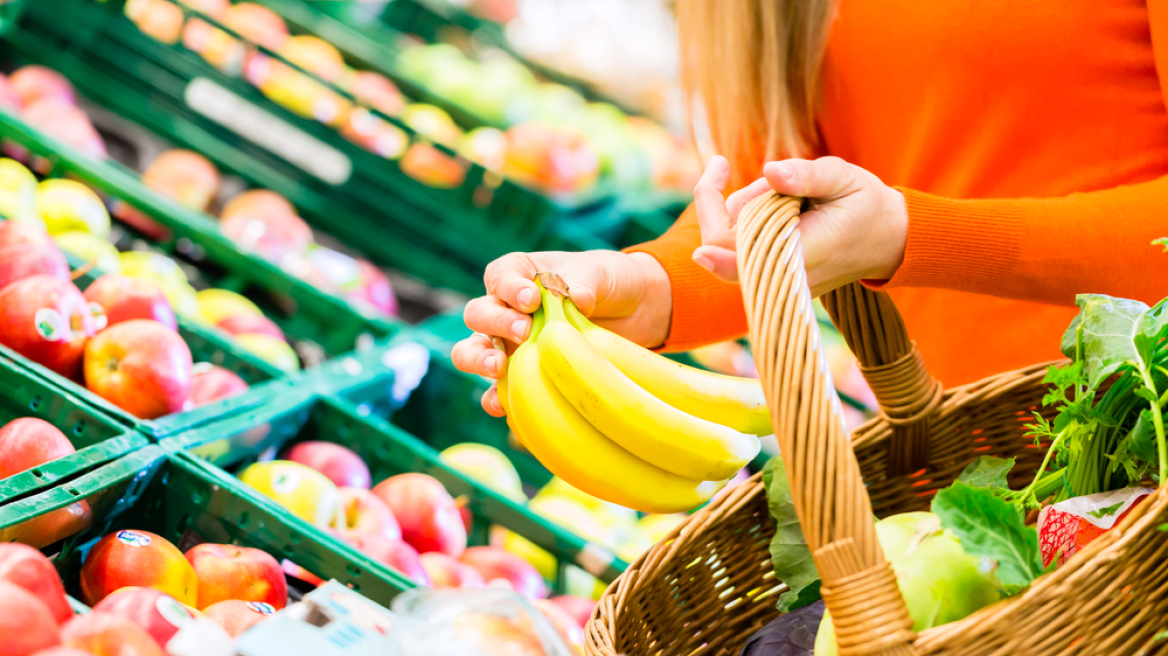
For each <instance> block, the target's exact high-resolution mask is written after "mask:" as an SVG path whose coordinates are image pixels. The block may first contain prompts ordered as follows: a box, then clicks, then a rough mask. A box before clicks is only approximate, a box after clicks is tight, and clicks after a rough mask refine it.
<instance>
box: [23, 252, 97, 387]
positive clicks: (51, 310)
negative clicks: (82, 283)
mask: <svg viewBox="0 0 1168 656" xmlns="http://www.w3.org/2000/svg"><path fill="white" fill-rule="evenodd" d="M94 332H95V329H94V315H93V311H92V310H91V309H90V307H89V303H88V302H86V300H85V297H84V296H82V295H81V290H79V289H77V287H76V286H75V285H74V284H73V283H71V282H68V281H65V280H60V279H59V278H54V277H53V276H48V275H36V276H30V277H28V278H25V279H23V280H18V281H16V282H14V283H11V284H10V285H8V286H7V287H5V288H4V289H2V290H0V344H4V345H5V346H7V347H9V348H11V349H12V350H14V351H16V352H17V353H19V354H21V355H23V356H24V357H26V358H28V359H29V360H32V361H33V362H36V363H39V364H42V365H44V366H45V367H48V368H49V369H52V370H53V371H55V372H57V373H59V374H61V375H62V376H65V377H67V378H73V377H74V376H76V375H77V373H78V371H79V369H80V367H81V360H82V356H83V355H84V351H85V343H86V342H87V341H88V340H89V338H90V337H92V336H93V334H94Z"/></svg>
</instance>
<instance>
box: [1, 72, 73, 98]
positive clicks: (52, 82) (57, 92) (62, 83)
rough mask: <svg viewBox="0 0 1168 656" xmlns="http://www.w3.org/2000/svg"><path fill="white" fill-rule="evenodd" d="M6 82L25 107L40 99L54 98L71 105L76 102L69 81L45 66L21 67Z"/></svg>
mask: <svg viewBox="0 0 1168 656" xmlns="http://www.w3.org/2000/svg"><path fill="white" fill-rule="evenodd" d="M8 81H9V83H11V85H12V90H13V91H15V92H16V95H17V96H18V97H19V98H20V104H22V105H24V106H26V107H27V106H28V105H31V104H32V103H33V102H35V101H37V100H40V99H41V98H56V99H58V100H63V101H65V102H67V103H69V104H71V105H72V104H76V102H77V95H76V93H75V92H74V91H73V85H72V84H70V83H69V80H67V79H65V76H64V75H61V74H60V73H58V72H57V71H54V70H53V69H51V68H49V67H47V66H37V65H35V64H33V65H31V66H22V67H20V68H18V69H16V70H15V71H13V72H12V75H10V76H9V77H8Z"/></svg>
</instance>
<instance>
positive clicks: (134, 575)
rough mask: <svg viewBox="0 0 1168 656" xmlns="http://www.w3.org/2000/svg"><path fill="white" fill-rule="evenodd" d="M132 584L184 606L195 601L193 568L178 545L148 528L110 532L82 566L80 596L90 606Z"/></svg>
mask: <svg viewBox="0 0 1168 656" xmlns="http://www.w3.org/2000/svg"><path fill="white" fill-rule="evenodd" d="M131 585H133V586H139V587H143V588H154V589H155V590H161V591H162V592H165V593H166V594H168V595H170V596H171V597H174V598H175V599H176V600H178V601H180V602H182V603H184V604H186V605H187V606H194V605H195V604H196V603H197V601H198V592H199V581H198V578H197V577H196V576H195V569H194V568H193V567H191V564H190V562H188V561H187V559H186V558H185V557H184V556H183V554H182V552H181V551H179V550H178V548H177V547H175V546H174V545H173V544H171V543H170V542H168V541H167V540H166V539H165V538H163V537H161V536H158V535H155V534H154V533H150V532H148V531H138V530H123V531H116V532H114V533H110V534H109V535H107V536H105V537H103V538H102V539H100V540H98V541H97V544H95V545H94V546H93V548H92V549H91V550H90V551H89V555H88V556H86V557H85V563H84V564H82V566H81V596H82V597H83V600H84V601H85V603H87V604H89V605H90V606H94V605H96V604H97V603H98V602H100V601H101V600H102V599H105V598H106V597H108V596H109V595H110V594H112V593H113V592H115V591H116V590H119V589H121V588H124V587H126V586H131Z"/></svg>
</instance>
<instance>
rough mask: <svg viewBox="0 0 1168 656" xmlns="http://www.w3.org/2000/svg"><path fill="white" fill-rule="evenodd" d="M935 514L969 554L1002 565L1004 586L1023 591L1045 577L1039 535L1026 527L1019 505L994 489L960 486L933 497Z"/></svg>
mask: <svg viewBox="0 0 1168 656" xmlns="http://www.w3.org/2000/svg"><path fill="white" fill-rule="evenodd" d="M932 510H933V514H935V515H937V517H939V518H940V519H941V525H942V526H944V527H945V528H946V529H948V530H950V531H952V532H953V534H954V535H956V536H957V539H958V540H960V541H961V547H962V548H963V549H965V552H966V553H967V554H969V555H971V556H973V557H975V558H990V559H992V560H994V561H996V562H997V563H998V570H997V575H998V580H999V581H1001V582H1002V585H1003V586H1005V587H1007V588H1010V589H1016V588H1023V587H1026V586H1029V585H1030V583H1031V582H1032V581H1034V579H1036V578H1037V577H1038V576H1040V575H1041V574H1042V573H1043V567H1042V556H1041V554H1040V553H1039V550H1038V532H1037V531H1036V530H1034V529H1033V528H1031V527H1028V526H1026V524H1025V523H1024V521H1023V517H1022V513H1021V512H1020V511H1019V508H1018V506H1017V505H1015V504H1012V503H1010V502H1008V501H1006V500H1004V499H1002V498H1001V497H999V496H998V495H997V494H995V493H994V491H993V490H992V489H989V488H984V487H973V486H972V485H967V484H965V483H962V482H956V483H954V484H953V485H951V486H949V487H947V488H945V489H944V490H941V491H940V492H938V493H937V495H936V496H935V497H933V508H932Z"/></svg>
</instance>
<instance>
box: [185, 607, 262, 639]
mask: <svg viewBox="0 0 1168 656" xmlns="http://www.w3.org/2000/svg"><path fill="white" fill-rule="evenodd" d="M275 612H276V609H275V608H274V607H272V605H271V604H265V603H263V602H259V601H240V600H239V599H228V600H226V601H220V602H219V603H217V604H214V605H212V606H210V607H208V608H205V609H203V614H204V615H206V616H207V618H208V619H210V620H212V621H213V622H215V623H216V624H218V625H219V626H221V627H223V630H224V631H226V632H227V635H229V636H231V637H232V638H237V637H239V635H240V634H241V633H243V632H244V631H246V630H248V629H250V628H251V627H253V626H255V625H256V624H259V623H260V622H263V621H264V620H266V619H268V618H269V617H271V616H272V615H273V614H275Z"/></svg>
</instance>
